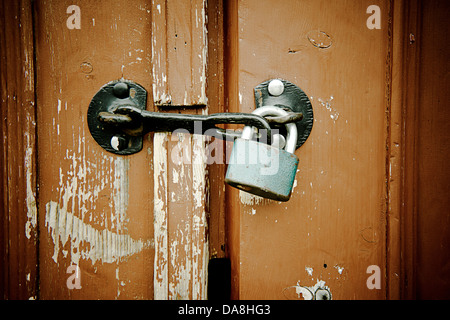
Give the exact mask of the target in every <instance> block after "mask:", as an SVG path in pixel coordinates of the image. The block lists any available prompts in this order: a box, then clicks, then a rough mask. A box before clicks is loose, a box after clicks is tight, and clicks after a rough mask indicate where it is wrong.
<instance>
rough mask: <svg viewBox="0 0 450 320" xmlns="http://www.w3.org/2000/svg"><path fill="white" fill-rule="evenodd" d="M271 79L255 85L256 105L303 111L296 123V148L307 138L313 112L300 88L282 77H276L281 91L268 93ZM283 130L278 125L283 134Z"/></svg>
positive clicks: (312, 121)
mask: <svg viewBox="0 0 450 320" xmlns="http://www.w3.org/2000/svg"><path fill="white" fill-rule="evenodd" d="M272 80H274V79H270V80H267V81H264V82H262V83H260V84H259V85H257V86H256V87H255V89H254V91H255V103H256V107H257V108H259V107H262V106H277V107H280V108H288V109H290V110H291V111H293V112H301V113H303V119H302V120H301V121H299V122H297V123H296V125H297V131H298V140H297V148H300V147H301V146H302V145H303V144H304V143H305V141H306V140H307V139H308V137H309V135H310V133H311V130H312V127H313V123H314V112H313V108H312V105H311V102H310V101H309V98H308V96H307V95H306V94H305V92H303V90H302V89H300V88H299V87H297V86H296V85H295V84H293V83H291V82H289V81H286V80H283V79H278V80H280V81H281V82H283V84H284V91H283V93H282V94H281V95H279V96H272V95H270V93H269V90H268V87H269V83H270V82H271V81H272ZM283 130H284V128H283V127H280V133H281V134H283ZM284 132H285V131H284Z"/></svg>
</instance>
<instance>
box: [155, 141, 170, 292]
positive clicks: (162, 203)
mask: <svg viewBox="0 0 450 320" xmlns="http://www.w3.org/2000/svg"><path fill="white" fill-rule="evenodd" d="M167 136H168V134H167V133H155V135H154V138H153V167H154V171H153V174H154V181H155V182H154V205H153V216H154V218H153V219H154V241H155V261H154V272H153V285H154V298H155V300H166V299H167V298H168V285H169V283H168V281H169V279H168V277H169V274H168V272H169V271H168V261H167V259H168V251H167V241H168V235H167V145H166V141H167V140H168V139H167Z"/></svg>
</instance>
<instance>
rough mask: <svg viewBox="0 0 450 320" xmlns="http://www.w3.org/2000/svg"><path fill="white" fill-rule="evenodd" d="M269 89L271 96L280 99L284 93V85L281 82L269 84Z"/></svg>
mask: <svg viewBox="0 0 450 320" xmlns="http://www.w3.org/2000/svg"><path fill="white" fill-rule="evenodd" d="M267 89H268V90H269V93H270V95H272V96H275V97H278V96H279V95H281V94H282V93H283V91H284V84H283V82H282V81H281V80H278V79H274V80H272V81H270V82H269V86H268V88H267Z"/></svg>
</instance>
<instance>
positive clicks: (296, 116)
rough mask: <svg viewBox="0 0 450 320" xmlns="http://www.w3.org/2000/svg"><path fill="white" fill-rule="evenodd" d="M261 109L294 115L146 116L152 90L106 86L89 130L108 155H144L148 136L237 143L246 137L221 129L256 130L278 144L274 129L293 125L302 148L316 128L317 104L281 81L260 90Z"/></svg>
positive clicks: (127, 85)
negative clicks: (229, 126) (177, 133)
mask: <svg viewBox="0 0 450 320" xmlns="http://www.w3.org/2000/svg"><path fill="white" fill-rule="evenodd" d="M255 103H256V106H257V107H262V106H267V105H271V106H276V107H279V108H282V109H284V110H285V111H288V113H287V115H285V116H281V117H280V116H278V117H262V116H259V115H257V114H249V113H215V114H211V115H192V114H177V113H164V112H150V111H146V110H145V109H146V104H147V91H146V90H145V89H144V88H143V87H142V86H140V85H139V84H137V83H135V82H132V81H127V80H118V81H112V82H110V83H108V84H106V85H104V86H103V87H102V88H101V89H100V90H99V91H98V92H97V93H96V95H95V96H94V98H93V99H92V101H91V103H90V105H89V108H88V126H89V130H90V132H91V135H92V137H93V138H94V139H95V141H97V143H98V144H99V145H100V146H101V147H102V148H104V149H105V150H107V151H109V152H112V153H114V154H119V155H130V154H134V153H136V152H139V151H140V150H141V149H142V146H143V137H144V135H145V134H147V133H149V132H173V131H175V130H179V129H183V130H184V131H183V132H188V133H193V134H203V135H210V136H214V137H216V138H219V139H224V140H234V139H236V138H238V137H240V135H241V132H234V131H230V130H224V129H222V128H219V127H217V126H216V125H218V124H244V125H246V126H254V127H256V128H258V129H260V130H259V132H260V134H265V135H266V136H267V139H266V140H265V141H267V143H270V142H271V139H272V128H277V129H279V130H281V134H282V130H283V128H284V125H285V124H287V123H295V124H296V125H297V128H298V133H299V134H298V141H297V148H298V147H300V146H301V145H302V144H303V143H304V142H305V141H306V139H307V138H308V136H309V134H310V132H311V129H312V123H313V113H312V107H311V103H310V102H309V99H308V97H307V96H306V94H305V93H304V92H303V91H302V90H301V89H300V88H298V87H297V86H295V85H294V84H292V83H290V82H288V81H285V80H280V79H274V80H269V81H266V82H263V83H261V84H259V85H258V86H257V87H256V88H255Z"/></svg>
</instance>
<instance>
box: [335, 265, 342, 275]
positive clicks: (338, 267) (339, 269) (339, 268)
mask: <svg viewBox="0 0 450 320" xmlns="http://www.w3.org/2000/svg"><path fill="white" fill-rule="evenodd" d="M334 268H335V269H336V270H337V272H338V273H339V274H342V272H343V271H344V268H343V267H340V266H338V265H335V266H334Z"/></svg>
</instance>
